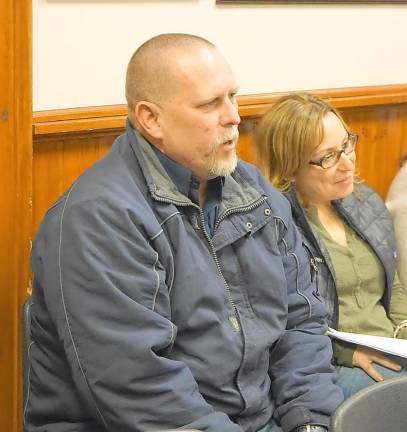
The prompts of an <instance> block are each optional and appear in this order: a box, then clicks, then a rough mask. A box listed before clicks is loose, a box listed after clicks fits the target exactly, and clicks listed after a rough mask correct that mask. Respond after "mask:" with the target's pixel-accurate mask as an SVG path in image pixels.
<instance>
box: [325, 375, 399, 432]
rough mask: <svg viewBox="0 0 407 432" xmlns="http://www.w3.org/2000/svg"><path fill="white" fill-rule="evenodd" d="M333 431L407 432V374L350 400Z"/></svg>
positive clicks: (335, 419)
mask: <svg viewBox="0 0 407 432" xmlns="http://www.w3.org/2000/svg"><path fill="white" fill-rule="evenodd" d="M329 431H330V432H386V431H389V432H390V431H391V432H406V431H407V375H401V376H399V377H396V378H390V379H387V380H385V381H382V382H380V383H375V384H372V385H371V386H369V387H366V388H364V389H362V390H360V391H359V392H357V393H355V394H354V395H352V396H351V397H350V398H348V399H346V400H345V402H344V403H343V404H342V405H340V406H339V407H338V408H337V410H336V411H335V413H334V414H333V415H332V417H331V425H330V428H329Z"/></svg>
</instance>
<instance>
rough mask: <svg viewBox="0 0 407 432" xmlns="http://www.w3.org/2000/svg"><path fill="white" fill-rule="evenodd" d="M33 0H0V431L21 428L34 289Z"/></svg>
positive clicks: (15, 430)
mask: <svg viewBox="0 0 407 432" xmlns="http://www.w3.org/2000/svg"><path fill="white" fill-rule="evenodd" d="M31 23H32V1H31V0H19V1H15V0H0V28H1V33H2V34H1V37H0V52H1V53H2V58H1V62H0V142H1V153H0V170H1V176H0V200H1V202H2V203H3V207H2V208H3V209H4V210H3V211H2V214H1V223H0V238H1V240H2V247H1V251H0V261H1V266H0V305H1V306H0V340H1V345H0V386H1V389H2V391H1V392H0V430H1V431H10V432H19V431H21V430H22V405H23V403H22V363H21V307H22V303H23V301H24V299H25V297H26V296H27V290H28V288H29V278H30V270H29V252H30V238H31V219H32V213H31V198H32V123H31V121H32V80H31V64H32V60H31V52H32V50H31V47H32V38H31V34H32V31H31V30H32V27H31Z"/></svg>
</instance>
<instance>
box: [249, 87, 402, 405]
mask: <svg viewBox="0 0 407 432" xmlns="http://www.w3.org/2000/svg"><path fill="white" fill-rule="evenodd" d="M357 139H358V137H357V135H356V134H354V133H352V132H351V131H350V130H349V129H348V127H347V126H346V124H345V122H344V121H343V119H342V117H341V116H340V114H339V113H338V112H337V111H336V110H335V109H334V108H333V107H331V106H330V105H329V104H327V103H326V102H324V101H323V100H322V99H320V98H318V97H316V96H313V95H310V94H292V95H289V96H286V97H284V98H282V99H281V100H280V101H279V102H277V103H276V104H275V105H274V106H273V107H272V108H271V109H270V111H269V112H268V113H267V114H266V115H265V116H264V117H263V119H262V121H261V122H260V124H259V127H258V129H257V143H258V148H259V161H260V165H261V167H262V169H263V171H264V173H265V174H266V176H267V177H268V178H269V179H270V181H271V182H272V183H273V184H274V186H276V187H277V188H278V189H280V190H281V191H282V192H284V193H285V194H286V196H287V198H288V199H289V200H290V202H291V205H292V211H293V217H294V219H295V221H296V223H297V225H298V227H299V229H300V231H301V233H302V235H303V242H304V246H305V248H306V249H307V251H308V253H309V256H310V264H311V272H312V277H313V279H314V281H315V285H316V293H317V295H319V296H321V298H322V299H323V301H324V302H325V304H326V307H327V311H328V324H329V326H330V327H333V328H336V329H338V330H341V331H346V332H352V333H364V334H371V335H377V336H387V337H392V336H393V335H394V333H395V332H396V333H397V337H401V338H404V339H405V338H407V328H402V329H399V327H398V325H399V324H401V323H402V322H403V321H404V320H406V319H407V295H406V293H405V292H404V291H403V289H402V286H401V284H400V281H399V279H398V277H397V275H395V259H394V250H395V245H394V235H393V228H392V222H391V220H390V216H389V214H388V212H387V210H386V207H385V205H384V203H383V201H382V200H381V199H380V198H379V196H378V195H377V194H376V193H375V192H373V191H372V190H371V189H370V188H369V187H368V186H366V185H364V184H362V183H360V182H357V181H355V180H356V179H355V159H356V156H355V145H356V143H357ZM333 348H334V359H335V361H336V364H337V365H338V373H339V384H340V385H341V386H342V388H343V390H344V394H345V397H348V396H349V395H351V394H353V393H354V392H356V391H357V390H360V389H361V388H363V387H366V386H368V385H370V384H371V383H373V382H375V381H381V380H383V379H384V378H387V377H391V376H394V375H397V373H398V372H397V371H399V370H400V364H399V363H396V362H395V361H394V359H392V358H389V357H388V356H386V355H385V354H383V353H381V352H378V351H374V350H372V349H368V348H366V347H363V346H354V345H350V344H346V343H343V342H342V343H341V342H339V341H338V342H337V341H334V342H333ZM401 361H402V362H403V361H404V359H403V360H401ZM373 364H374V365H373ZM406 364H407V362H406ZM403 373H404V372H403Z"/></svg>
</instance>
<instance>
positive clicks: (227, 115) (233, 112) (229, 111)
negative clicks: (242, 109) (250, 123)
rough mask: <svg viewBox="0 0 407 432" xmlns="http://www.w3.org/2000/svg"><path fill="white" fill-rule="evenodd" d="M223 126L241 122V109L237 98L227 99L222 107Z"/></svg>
mask: <svg viewBox="0 0 407 432" xmlns="http://www.w3.org/2000/svg"><path fill="white" fill-rule="evenodd" d="M221 123H222V126H228V125H238V124H239V123H240V116H239V109H238V105H237V102H236V100H230V99H227V100H226V101H225V103H224V106H223V108H222V117H221Z"/></svg>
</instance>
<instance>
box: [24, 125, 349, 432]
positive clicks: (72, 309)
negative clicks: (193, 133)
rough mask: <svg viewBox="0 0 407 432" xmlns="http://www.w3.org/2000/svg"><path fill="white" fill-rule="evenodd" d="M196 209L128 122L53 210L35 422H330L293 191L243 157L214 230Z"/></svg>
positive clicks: (41, 296) (317, 321) (118, 427)
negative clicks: (285, 191)
mask: <svg viewBox="0 0 407 432" xmlns="http://www.w3.org/2000/svg"><path fill="white" fill-rule="evenodd" d="M202 219H203V214H202V210H201V209H200V208H199V207H198V206H197V205H195V204H194V203H193V202H191V201H190V200H189V198H187V197H186V196H184V195H182V194H181V193H180V192H179V191H178V190H177V189H176V187H175V186H174V184H173V183H172V182H171V180H170V179H169V177H168V175H167V173H166V172H165V170H164V169H163V167H162V165H161V164H160V163H159V161H158V159H157V156H156V155H155V154H154V152H153V150H152V148H151V147H150V145H149V144H148V143H147V142H146V141H145V140H144V139H137V138H136V135H135V134H134V133H133V131H132V129H131V128H130V127H128V130H127V132H126V134H124V135H122V136H121V137H119V138H118V139H117V140H116V142H115V144H114V145H113V148H112V150H111V152H110V153H109V154H108V155H107V156H106V157H105V158H104V159H102V160H101V161H99V162H97V163H96V164H95V165H94V166H93V167H92V168H90V169H89V170H87V171H86V172H85V173H84V174H83V175H82V176H81V177H80V178H79V179H78V180H77V181H76V183H74V184H73V186H72V187H71V188H70V189H69V190H68V191H67V192H66V193H65V195H64V196H62V197H61V198H60V199H59V200H58V202H57V203H56V204H55V205H54V206H53V207H52V208H51V209H50V210H49V211H48V213H47V215H46V217H45V219H44V221H43V223H42V225H41V228H40V230H39V233H38V235H37V238H36V240H35V243H34V247H33V253H32V266H33V270H34V273H35V281H34V287H33V303H34V304H33V306H32V308H31V312H32V337H33V340H34V344H33V345H32V347H31V349H30V383H29V397H28V400H27V405H26V409H25V425H26V426H25V427H26V431H29V432H33V431H37V432H39V431H42V432H43V431H53V432H55V431H56V432H68V431H86V432H96V431H102V430H107V431H120V432H130V431H147V430H159V429H169V428H177V427H184V428H196V429H199V430H201V431H208V432H209V431H210V432H229V431H230V432H238V431H240V432H241V431H248V432H249V431H256V430H258V429H259V428H261V427H262V426H264V425H265V424H266V423H267V422H268V421H269V419H270V418H271V416H272V415H273V413H274V414H275V416H276V417H277V418H278V419H280V421H281V422H282V425H283V428H284V429H285V430H286V431H288V430H291V429H293V428H294V427H296V426H298V425H300V424H305V423H319V424H325V425H326V424H328V418H329V415H330V414H331V413H332V411H333V410H334V409H335V408H336V407H337V405H338V404H339V403H340V402H341V401H342V393H341V390H340V389H339V388H338V387H337V386H336V385H335V384H334V381H335V377H336V376H335V372H334V370H333V368H332V366H331V364H330V361H331V356H332V351H331V344H330V341H329V339H328V337H327V336H325V335H324V333H325V331H326V325H325V320H324V319H325V309H324V307H323V305H322V303H321V301H320V300H319V299H318V298H317V296H316V295H315V294H314V293H313V290H312V285H311V282H310V272H309V267H308V262H307V258H306V255H305V254H304V251H303V249H302V247H301V239H300V236H299V234H298V232H297V230H296V229H295V227H294V224H293V223H292V220H291V211H290V206H289V204H288V202H287V201H286V200H285V198H283V197H282V195H280V194H279V193H278V192H277V191H276V190H275V189H273V188H272V187H271V186H270V184H269V183H268V182H266V181H265V179H264V178H263V177H262V176H261V175H260V174H259V173H258V171H257V170H256V169H255V168H254V167H252V166H249V165H247V164H245V163H243V162H239V164H238V168H237V169H236V171H235V172H234V173H233V174H232V175H231V176H228V177H227V178H226V179H225V184H224V188H223V192H222V202H221V204H220V208H219V212H218V220H217V223H216V227H215V233H214V235H213V237H212V238H210V237H209V236H208V234H207V232H206V229H205V224H204V223H203V220H202ZM287 305H288V307H287Z"/></svg>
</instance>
